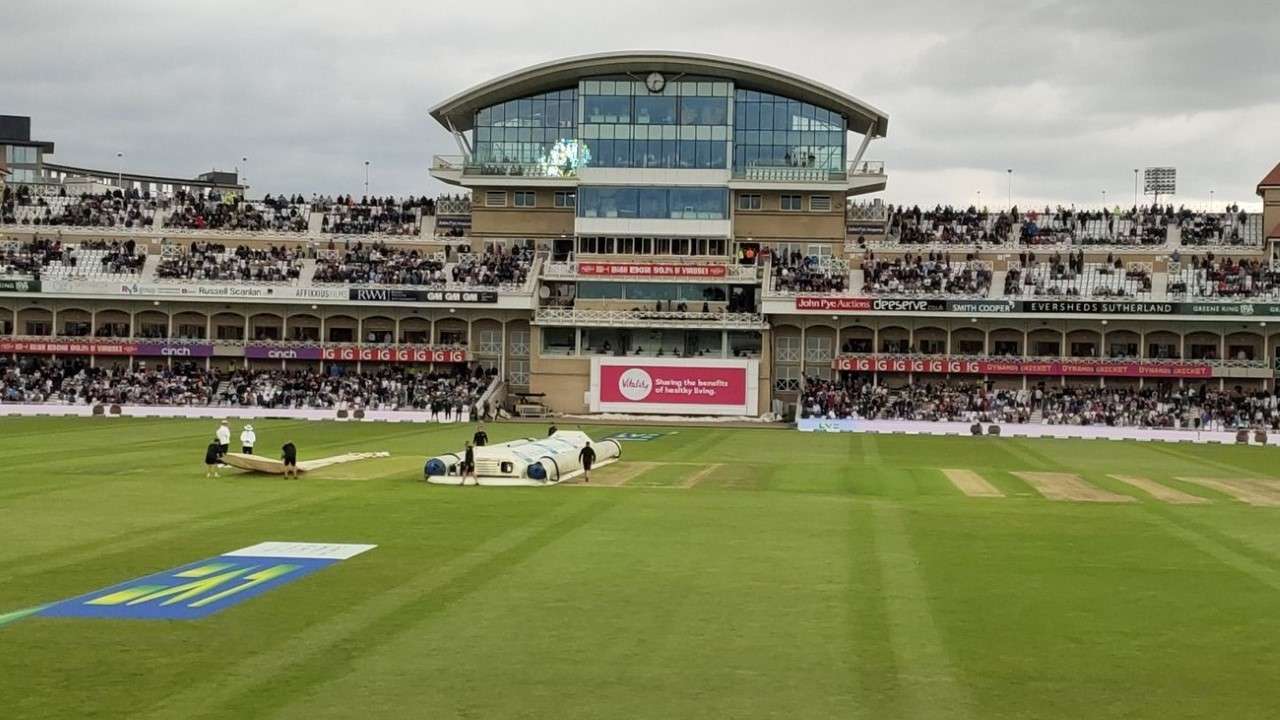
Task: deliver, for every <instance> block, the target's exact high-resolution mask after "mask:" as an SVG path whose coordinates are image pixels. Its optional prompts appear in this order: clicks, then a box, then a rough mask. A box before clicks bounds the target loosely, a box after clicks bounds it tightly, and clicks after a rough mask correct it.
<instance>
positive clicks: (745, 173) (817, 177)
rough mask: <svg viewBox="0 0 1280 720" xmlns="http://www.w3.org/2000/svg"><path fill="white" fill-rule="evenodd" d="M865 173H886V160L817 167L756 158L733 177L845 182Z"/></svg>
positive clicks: (801, 163) (786, 180)
mask: <svg viewBox="0 0 1280 720" xmlns="http://www.w3.org/2000/svg"><path fill="white" fill-rule="evenodd" d="M863 175H884V162H883V161H881V160H864V161H862V162H859V163H856V164H855V163H852V162H850V163H849V164H848V165H846V166H845V167H843V168H838V169H832V168H824V167H817V166H815V165H811V164H808V163H806V162H804V161H800V162H771V161H764V160H755V161H752V162H750V163H748V164H747V166H746V167H745V168H736V169H734V171H733V177H734V178H736V179H741V180H756V181H761V182H824V183H825V182H843V181H845V180H848V179H849V178H852V177H858V176H863Z"/></svg>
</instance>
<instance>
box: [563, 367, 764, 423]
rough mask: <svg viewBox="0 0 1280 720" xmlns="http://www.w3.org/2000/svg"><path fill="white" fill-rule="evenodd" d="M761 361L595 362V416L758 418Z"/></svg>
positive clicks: (591, 398) (591, 393) (592, 392)
mask: <svg viewBox="0 0 1280 720" xmlns="http://www.w3.org/2000/svg"><path fill="white" fill-rule="evenodd" d="M758 390H759V361H757V360H736V359H731V358H726V359H722V360H711V359H706V358H656V357H649V358H642V357H635V358H629V357H618V358H593V359H592V361H591V390H590V391H589V393H588V394H589V401H590V403H589V404H590V407H591V411H592V412H610V413H656V414H663V415H758V414H759V413H758V412H757V409H756V402H757V397H758V394H759V393H758Z"/></svg>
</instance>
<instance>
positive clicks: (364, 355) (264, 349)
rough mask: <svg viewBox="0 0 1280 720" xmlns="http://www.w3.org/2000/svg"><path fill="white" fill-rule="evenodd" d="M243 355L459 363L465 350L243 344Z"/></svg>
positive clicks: (274, 358) (464, 357)
mask: <svg viewBox="0 0 1280 720" xmlns="http://www.w3.org/2000/svg"><path fill="white" fill-rule="evenodd" d="M244 356H245V357H246V358H249V359H250V360H327V361H330V362H392V363H461V362H466V361H467V360H468V359H469V358H468V357H467V351H466V350H462V349H459V348H437V347H428V346H416V347H415V346H411V345H383V346H369V347H365V346H354V345H350V346H345V345H344V346H337V347H321V346H319V345H304V346H301V347H285V346H280V345H246V346H245V348H244Z"/></svg>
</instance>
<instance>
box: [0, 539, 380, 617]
mask: <svg viewBox="0 0 1280 720" xmlns="http://www.w3.org/2000/svg"><path fill="white" fill-rule="evenodd" d="M374 547H376V546H375V545H351V544H334V543H293V542H265V543H259V544H257V545H253V546H251V547H247V548H241V549H240V550H233V551H232V552H229V553H224V554H222V555H219V556H217V557H214V558H210V559H208V560H201V561H199V562H194V563H191V564H189V565H183V566H181V567H177V568H174V569H172V570H166V571H164V572H159V573H155V574H153V575H147V576H146V577H140V578H137V579H136V580H129V581H128V582H123V583H120V584H118V585H112V586H111V587H108V588H104V589H102V590H96V591H94V592H91V593H87V594H85V595H80V596H78V597H73V598H71V599H69V600H63V601H61V602H56V603H52V604H50V605H45V606H42V607H39V608H32V609H30V610H25V611H19V612H18V613H10V615H9V616H0V624H3V622H4V620H5V619H6V618H7V619H8V620H9V621H12V620H17V619H20V618H21V617H28V616H31V615H39V616H42V617H79V618H116V619H139V620H195V619H197V618H202V617H205V616H206V615H212V614H213V613H216V612H218V611H219V610H223V609H225V608H228V607H230V606H232V605H235V604H237V603H241V602H244V601H245V600H248V599H249V598H251V597H254V596H257V595H261V594H262V593H264V592H267V591H268V590H271V589H272V588H276V587H279V586H280V585H283V584H285V583H289V582H293V581H294V580H298V579H300V578H302V577H305V576H307V575H310V574H311V573H313V572H315V571H317V570H319V569H321V568H323V567H327V566H329V565H332V564H333V563H335V562H338V561H340V560H346V559H348V558H352V557H355V556H356V555H359V554H360V553H363V552H366V551H368V550H372V549H373V548H374Z"/></svg>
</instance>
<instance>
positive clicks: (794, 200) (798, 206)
mask: <svg viewBox="0 0 1280 720" xmlns="http://www.w3.org/2000/svg"><path fill="white" fill-rule="evenodd" d="M782 209H783V210H803V209H804V207H803V203H802V198H801V196H799V195H783V196H782Z"/></svg>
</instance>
